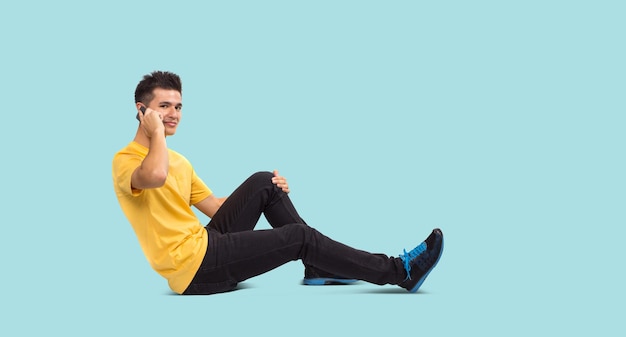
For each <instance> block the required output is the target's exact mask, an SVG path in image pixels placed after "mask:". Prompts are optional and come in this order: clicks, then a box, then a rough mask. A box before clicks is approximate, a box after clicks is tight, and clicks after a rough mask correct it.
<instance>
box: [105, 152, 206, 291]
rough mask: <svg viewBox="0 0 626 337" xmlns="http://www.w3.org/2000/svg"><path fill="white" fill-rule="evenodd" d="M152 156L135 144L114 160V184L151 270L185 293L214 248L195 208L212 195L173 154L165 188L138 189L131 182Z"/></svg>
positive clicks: (174, 289) (187, 164)
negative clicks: (136, 170)
mask: <svg viewBox="0 0 626 337" xmlns="http://www.w3.org/2000/svg"><path fill="white" fill-rule="evenodd" d="M147 154H148V148H146V147H145V146H142V145H140V144H139V143H137V142H134V141H133V142H131V143H130V144H128V145H127V146H126V147H125V148H124V149H122V150H120V151H119V152H118V153H116V154H115V156H114V157H113V185H114V188H115V194H116V195H117V199H118V201H119V203H120V206H121V207H122V211H123V212H124V214H125V215H126V218H127V219H128V221H129V222H130V224H131V225H132V226H133V229H134V231H135V234H136V235H137V238H138V239H139V244H140V245H141V249H142V250H143V253H144V254H145V256H146V259H147V260H148V262H149V263H150V266H151V267H152V268H153V269H154V270H155V271H156V272H158V273H159V274H160V275H161V276H163V277H164V278H166V279H167V281H168V284H169V286H170V288H171V289H172V290H173V291H175V292H177V293H179V294H181V293H182V292H184V291H185V289H187V286H188V285H189V283H191V280H192V279H193V277H194V276H195V274H196V272H197V270H198V268H199V267H200V264H201V263H202V259H203V258H204V255H205V253H206V248H207V245H208V237H207V232H206V230H205V229H204V226H203V225H202V224H201V223H200V220H199V219H198V217H197V216H196V215H195V213H194V212H193V210H192V209H191V205H193V204H196V203H198V202H200V201H202V200H203V199H205V198H206V197H208V196H210V195H211V194H212V192H211V190H210V189H209V188H208V187H207V186H206V185H205V184H204V182H203V181H202V180H201V179H200V178H199V177H198V176H197V175H196V173H195V171H194V170H193V167H192V166H191V163H189V161H188V160H187V159H186V158H185V157H183V156H182V155H181V154H179V153H177V152H176V151H173V150H168V155H169V170H168V174H167V179H166V181H165V185H163V186H162V187H159V188H151V189H145V190H134V189H132V188H131V184H130V179H131V176H132V174H133V172H134V171H135V169H136V168H137V167H139V165H141V162H142V161H143V159H144V158H145V157H146V155H147Z"/></svg>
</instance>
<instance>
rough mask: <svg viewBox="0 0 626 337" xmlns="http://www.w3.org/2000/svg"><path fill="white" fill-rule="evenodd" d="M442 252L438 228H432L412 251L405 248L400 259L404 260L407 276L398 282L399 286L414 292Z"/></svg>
mask: <svg viewBox="0 0 626 337" xmlns="http://www.w3.org/2000/svg"><path fill="white" fill-rule="evenodd" d="M442 252H443V233H442V232H441V230H440V229H439V228H435V229H433V232H432V233H431V234H430V235H429V236H428V238H426V240H424V242H422V243H420V244H419V246H417V247H415V248H414V249H413V250H412V251H410V252H408V253H407V252H406V250H405V251H404V254H401V255H400V259H402V262H404V269H405V270H406V274H407V277H406V279H405V280H404V281H403V282H402V283H400V284H399V285H400V287H402V288H404V289H406V290H408V291H409V292H411V293H414V292H416V291H417V289H419V288H420V286H421V285H422V283H424V280H426V277H427V276H428V274H430V272H431V271H432V270H433V268H435V266H436V265H437V262H439V258H440V257H441V253H442Z"/></svg>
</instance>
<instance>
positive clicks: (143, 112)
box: [136, 105, 146, 121]
mask: <svg viewBox="0 0 626 337" xmlns="http://www.w3.org/2000/svg"><path fill="white" fill-rule="evenodd" d="M139 110H141V114H145V113H146V107H145V106H143V105H142V106H140V107H139ZM136 118H137V120H138V121H141V119H139V113H137V116H136Z"/></svg>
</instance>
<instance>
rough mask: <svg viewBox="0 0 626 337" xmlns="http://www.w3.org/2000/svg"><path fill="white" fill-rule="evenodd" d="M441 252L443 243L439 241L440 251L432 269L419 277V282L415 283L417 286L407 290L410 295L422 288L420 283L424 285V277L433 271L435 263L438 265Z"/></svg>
mask: <svg viewBox="0 0 626 337" xmlns="http://www.w3.org/2000/svg"><path fill="white" fill-rule="evenodd" d="M441 252H443V241H441V251H440V252H439V256H437V259H436V260H435V263H434V264H433V266H432V267H430V269H429V270H428V271H427V272H426V274H424V276H422V277H420V279H419V281H417V284H416V285H415V286H414V287H413V288H411V289H410V290H409V292H410V293H414V292H417V290H418V289H419V288H420V287H421V286H422V283H424V281H425V280H426V277H427V276H428V274H430V272H431V271H433V269H435V266H436V265H437V263H439V258H441Z"/></svg>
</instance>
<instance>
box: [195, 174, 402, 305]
mask: <svg viewBox="0 0 626 337" xmlns="http://www.w3.org/2000/svg"><path fill="white" fill-rule="evenodd" d="M272 177H273V174H272V173H271V172H258V173H255V174H253V175H252V176H251V177H250V178H248V179H247V180H246V181H245V182H244V183H243V184H241V186H239V187H238V188H237V189H236V190H235V191H234V192H233V193H232V194H231V195H230V196H229V197H228V199H227V200H226V202H224V204H223V205H222V206H221V207H220V209H219V210H218V211H217V213H216V214H215V216H213V218H212V219H211V221H210V222H209V224H208V225H207V226H206V229H207V231H208V233H209V245H208V248H207V252H206V254H205V256H204V260H203V261H202V265H201V266H200V268H199V269H198V271H197V273H196V275H195V277H194V279H193V280H192V281H191V284H190V285H189V286H188V287H187V289H186V290H185V292H184V293H183V294H185V295H193V294H214V293H221V292H226V291H230V290H233V289H235V288H236V286H237V283H238V282H241V281H244V280H246V279H249V278H251V277H254V276H257V275H260V274H262V273H265V272H267V271H270V270H272V269H274V268H276V267H279V266H281V265H283V264H285V263H287V262H290V261H294V260H298V259H300V260H302V262H303V263H304V264H305V265H309V266H313V267H315V268H318V269H320V270H324V271H326V272H329V273H333V274H336V275H342V276H344V277H348V278H355V279H359V280H364V281H367V282H370V283H375V284H380V285H382V284H399V283H400V282H402V281H403V280H404V279H405V278H406V272H405V270H404V267H403V265H402V262H401V260H400V259H399V258H393V257H388V256H387V255H384V254H371V253H368V252H365V251H362V250H357V249H354V248H351V247H348V246H346V245H344V244H342V243H339V242H337V241H334V240H332V239H330V238H328V237H326V236H324V235H322V234H321V233H320V232H318V231H317V230H315V229H313V228H311V227H309V226H308V225H307V224H306V223H305V222H304V220H302V218H300V215H298V212H297V211H296V209H295V207H294V206H293V204H292V203H291V199H290V198H289V197H288V196H287V194H286V193H285V192H283V191H282V190H281V189H280V188H278V187H277V186H276V185H274V184H273V183H272ZM261 214H264V215H265V218H266V219H267V221H268V223H269V224H270V225H271V226H272V229H266V230H253V229H254V227H255V226H256V224H257V222H258V220H259V218H260V217H261Z"/></svg>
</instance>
